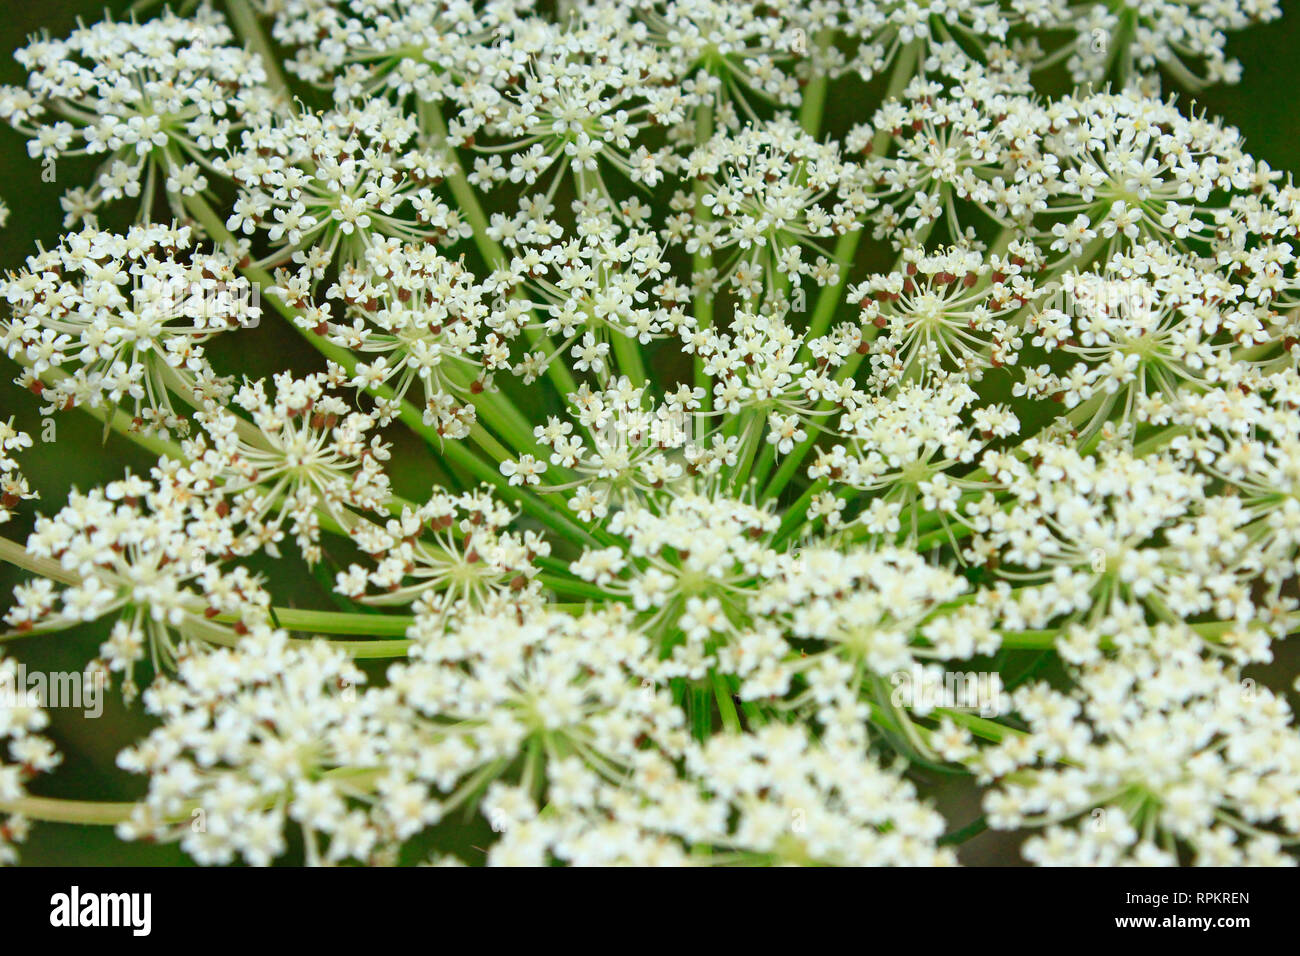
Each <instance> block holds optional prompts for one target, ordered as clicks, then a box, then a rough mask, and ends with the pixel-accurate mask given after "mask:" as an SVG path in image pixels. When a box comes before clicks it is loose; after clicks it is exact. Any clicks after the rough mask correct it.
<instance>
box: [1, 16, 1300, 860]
mask: <svg viewBox="0 0 1300 956" xmlns="http://www.w3.org/2000/svg"><path fill="white" fill-rule="evenodd" d="M189 6H190V7H194V8H195V9H194V12H193V13H192V15H190V16H179V15H176V14H173V13H162V14H160V15H159V16H158V17H156V18H154V19H148V20H144V21H141V22H131V23H113V22H108V23H103V24H99V25H97V26H93V27H79V28H78V29H77V30H76V31H75V32H74V33H73V34H72V35H71V36H70V37H69V38H67V39H66V40H52V39H49V38H44V37H43V38H40V39H37V40H34V41H32V42H31V44H30V45H29V46H28V47H26V48H25V49H24V50H22V51H20V53H19V54H18V62H19V63H20V64H21V65H22V66H24V67H25V68H27V69H28V72H29V78H28V82H27V85H26V86H25V87H23V88H6V89H4V90H0V118H3V119H5V120H7V121H9V122H10V123H11V124H12V125H14V126H15V127H17V129H18V130H19V131H20V132H21V133H23V134H24V135H25V136H26V137H28V140H29V151H30V155H31V156H32V157H33V159H35V160H38V161H40V162H42V163H44V164H57V163H62V162H63V161H64V159H65V158H67V157H73V156H77V155H80V154H83V153H86V154H91V155H94V156H98V157H99V158H100V165H99V166H98V168H97V169H95V170H93V172H92V176H93V179H92V181H91V182H90V183H89V185H88V188H85V189H81V190H76V189H74V190H72V191H70V192H69V193H67V194H66V195H65V197H64V207H65V209H66V211H67V213H68V224H67V225H66V226H65V230H71V231H67V232H66V233H65V234H64V235H63V236H62V237H61V238H60V239H59V241H58V244H57V245H55V246H53V247H52V248H49V249H45V248H38V249H37V250H36V251H35V252H34V253H32V254H31V255H30V257H29V258H28V259H27V262H26V264H25V266H23V267H21V268H18V269H16V270H15V271H12V272H7V273H5V274H4V276H3V278H0V292H2V293H3V296H4V299H5V300H6V302H7V304H8V306H9V309H8V311H7V312H6V314H5V316H4V317H3V318H0V343H3V348H4V351H5V353H6V355H7V356H8V357H9V358H11V359H13V360H14V361H16V362H17V363H18V364H19V365H20V366H21V369H20V371H19V372H18V376H17V382H16V384H17V385H19V386H20V387H21V388H23V389H26V390H28V392H30V393H34V394H35V395H36V396H38V397H39V398H38V400H37V401H36V402H35V403H32V404H34V405H35V406H36V407H39V410H40V412H41V415H42V416H48V417H45V418H43V420H40V421H35V422H29V421H27V419H26V417H25V416H28V415H29V412H28V411H24V408H25V406H24V408H17V409H16V410H15V412H14V414H13V417H12V418H11V417H10V413H9V412H8V411H6V412H5V421H4V422H3V423H0V520H3V521H6V522H8V523H7V525H6V527H8V528H14V529H17V530H15V531H13V540H9V539H0V559H3V560H5V561H7V562H10V563H12V564H15V565H16V566H18V567H19V568H22V569H24V571H25V572H27V574H26V575H25V576H24V578H23V579H22V580H21V581H20V582H19V583H18V585H17V586H16V588H15V589H14V591H13V599H12V601H11V602H10V603H9V605H8V606H7V607H6V608H5V609H4V610H3V622H4V623H3V627H4V631H3V633H0V640H3V641H5V642H6V643H5V646H6V649H8V648H11V647H12V648H13V649H14V652H13V653H14V655H15V656H12V657H5V658H4V659H3V660H0V679H3V678H5V677H6V676H7V675H12V674H13V673H15V672H16V668H17V664H16V663H15V662H16V660H18V659H19V656H20V655H22V654H23V652H24V651H23V649H24V648H25V647H26V646H28V644H27V642H29V641H33V642H34V641H57V640H60V639H61V638H60V636H59V635H60V634H63V633H64V632H68V631H70V630H72V629H76V628H82V627H95V626H97V627H100V628H101V629H102V630H101V631H100V633H99V634H98V635H97V640H98V641H99V642H100V648H99V651H98V652H97V653H96V654H95V657H94V659H93V660H92V661H89V662H86V671H87V673H88V674H90V675H92V676H93V677H94V679H96V680H99V679H101V678H112V679H113V680H114V681H116V682H117V684H118V685H119V687H120V689H121V691H122V692H123V694H124V696H125V698H126V701H127V703H128V704H131V705H136V706H138V704H137V699H138V700H139V702H141V703H142V704H143V707H144V709H145V710H146V711H147V712H148V713H149V715H150V716H151V717H152V718H153V719H154V723H153V724H152V725H151V726H152V729H151V730H150V731H149V732H148V733H147V734H146V735H145V736H144V737H143V738H142V739H138V740H136V741H135V742H134V743H132V744H130V745H129V746H126V747H125V748H124V749H122V750H121V751H120V754H119V759H118V763H119V766H120V768H121V769H122V770H124V771H126V772H128V773H131V774H139V775H141V776H142V777H143V778H145V782H144V783H143V784H142V790H143V794H144V795H143V796H142V797H141V798H140V799H139V800H138V801H136V802H135V803H134V804H133V805H132V806H131V807H130V808H129V809H128V810H123V809H122V807H121V805H120V804H104V805H97V804H88V803H82V802H74V803H64V802H61V801H59V800H56V799H54V798H46V797H40V796H36V795H33V794H30V793H28V792H27V789H26V787H27V783H28V781H29V780H30V779H31V778H32V776H33V775H34V774H36V773H43V772H45V771H49V770H53V769H54V768H55V766H56V764H57V763H58V757H57V754H56V753H55V751H54V748H53V747H52V745H51V744H50V743H49V742H48V741H46V740H45V739H44V738H42V737H41V736H40V731H41V730H42V728H43V726H44V720H45V718H44V716H43V713H42V710H41V708H40V707H37V706H34V705H30V706H29V705H28V704H24V706H23V707H18V708H9V707H4V708H0V862H11V861H12V860H13V859H14V858H15V855H16V846H17V844H19V843H20V842H22V841H23V840H24V838H25V837H26V835H27V831H28V828H29V821H30V820H41V819H63V820H74V819H76V820H79V819H84V820H85V821H86V822H94V823H105V822H110V823H115V824H116V825H117V833H118V834H119V835H120V836H121V837H122V838H124V839H141V840H156V841H164V842H175V843H178V844H179V845H180V847H181V849H182V850H183V851H184V852H185V853H187V854H189V855H190V856H191V857H193V858H194V859H195V860H197V861H198V862H200V863H206V864H226V863H235V862H246V863H251V864H257V865H262V864H269V863H272V862H274V861H277V860H280V859H286V858H287V859H290V860H295V861H302V862H307V863H311V864H338V863H363V864H392V863H414V862H419V861H422V860H424V861H429V862H446V863H456V862H476V863H477V862H487V863H491V864H500V865H509V864H531V865H541V864H553V863H569V864H614V863H632V864H669V865H687V864H705V863H708V864H722V865H725V864H800V865H808V864H844V865H877V864H891V865H892V864H923V865H941V864H950V863H954V862H957V861H958V859H959V854H960V855H961V857H962V858H963V859H964V858H965V856H964V854H965V852H966V851H965V850H964V849H961V848H958V847H956V846H955V845H956V844H960V843H961V842H962V841H963V840H964V839H965V838H966V837H967V836H969V834H970V833H972V832H976V831H978V830H981V829H984V827H985V825H987V826H989V827H992V828H994V829H1007V830H1015V831H1019V832H1020V835H1021V837H1022V839H1021V840H1020V849H1021V853H1022V856H1023V857H1024V858H1025V859H1026V860H1028V861H1029V862H1033V863H1041V864H1052V863H1088V864H1097V863H1099V864H1107V865H1109V864H1119V863H1158V864H1175V863H1209V864H1234V865H1235V864H1240V863H1266V864H1278V863H1288V862H1294V859H1295V847H1296V846H1297V845H1300V806H1298V805H1297V798H1296V793H1297V791H1298V790H1300V777H1297V773H1298V772H1300V753H1298V752H1297V748H1298V746H1300V744H1297V741H1298V740H1300V738H1298V737H1297V736H1296V729H1295V722H1294V720H1293V716H1292V714H1291V712H1290V710H1289V709H1288V707H1287V706H1286V704H1285V703H1284V702H1283V700H1282V698H1281V696H1279V694H1278V691H1277V689H1276V688H1273V687H1267V686H1264V683H1263V682H1262V681H1260V682H1258V683H1257V682H1256V679H1253V678H1252V677H1250V676H1249V675H1251V674H1253V673H1254V672H1253V671H1249V670H1246V668H1247V667H1249V666H1251V665H1256V664H1264V663H1269V662H1274V661H1275V659H1276V660H1277V661H1278V662H1280V661H1281V660H1283V658H1282V657H1281V655H1277V654H1276V650H1277V645H1278V642H1279V641H1281V640H1283V639H1284V638H1286V637H1287V636H1288V635H1289V634H1291V633H1292V632H1293V631H1295V630H1297V629H1298V628H1300V600H1298V599H1297V598H1296V596H1295V595H1296V583H1297V580H1298V579H1300V464H1297V463H1300V371H1298V369H1300V366H1298V365H1297V356H1300V348H1297V346H1300V265H1298V264H1297V257H1296V252H1295V250H1296V249H1297V248H1300V188H1297V187H1296V186H1294V185H1293V184H1292V183H1291V182H1290V181H1289V178H1288V177H1287V176H1286V175H1285V174H1284V173H1282V172H1279V171H1277V170H1274V169H1272V168H1271V167H1270V166H1269V165H1268V164H1266V163H1264V162H1261V161H1258V160H1256V159H1255V158H1253V157H1252V156H1251V155H1250V154H1249V153H1248V152H1246V150H1245V146H1244V143H1243V141H1242V138H1241V136H1240V135H1239V133H1238V132H1237V131H1236V130H1235V129H1234V128H1233V127H1231V126H1229V125H1226V124H1224V123H1223V122H1221V121H1219V120H1217V119H1212V118H1210V117H1207V116H1205V115H1202V114H1200V113H1198V112H1196V111H1195V109H1193V107H1192V104H1191V103H1190V102H1189V101H1186V100H1179V99H1178V98H1177V97H1176V96H1169V95H1168V94H1166V93H1158V92H1157V88H1158V87H1159V86H1160V84H1162V83H1168V82H1169V81H1172V83H1173V84H1174V85H1176V86H1182V87H1184V88H1189V89H1199V88H1200V87H1201V86H1203V85H1204V84H1205V83H1207V82H1219V81H1233V80H1235V79H1236V75H1237V67H1236V64H1235V63H1234V62H1233V61H1232V60H1231V59H1230V57H1229V55H1228V44H1229V43H1230V41H1231V38H1230V34H1231V32H1232V31H1235V30H1237V29H1239V28H1241V27H1244V26H1247V25H1248V24H1250V23H1252V22H1255V21H1264V20H1268V19H1272V18H1273V17H1274V16H1275V15H1276V14H1277V13H1278V10H1279V5H1278V4H1276V3H1274V2H1270V0H1250V2H1233V0H1195V2H1185V3H1174V2H1172V0H1168V2H1166V0H1161V2H1138V0H1131V2H1128V3H1123V4H1117V3H1112V4H1101V3H1095V2H1092V0H1089V2H1087V3H1083V2H1080V3H1075V2H1070V0H1015V2H1006V3H1001V2H994V0H871V2H854V3H847V2H841V0H816V2H813V3H810V4H795V3H791V2H786V0H773V2H770V3H762V4H743V3H728V2H721V0H638V2H634V3H614V2H610V0H575V2H564V3H560V4H547V5H544V4H535V3H532V2H528V0H440V2H425V0H239V2H238V3H235V4H232V5H231V6H230V11H229V12H230V13H231V16H230V19H229V22H227V20H226V18H225V17H223V15H222V14H221V12H219V11H218V9H216V7H218V6H219V4H214V3H211V2H202V3H198V4H190V5H189ZM268 28H269V35H268V34H264V33H263V30H266V29H268ZM281 54H284V55H285V56H286V57H287V62H283V63H281V62H279V60H278V57H279V56H280V55H281ZM1053 65H1063V66H1064V67H1065V71H1066V72H1068V73H1069V74H1070V75H1071V76H1073V78H1074V80H1075V82H1076V83H1077V84H1078V85H1077V86H1076V88H1075V89H1073V90H1072V91H1067V92H1064V93H1062V92H1061V91H1059V90H1056V91H1053V90H1050V89H1049V88H1048V84H1047V82H1046V81H1047V78H1049V77H1051V76H1053V73H1052V70H1051V68H1052V67H1053ZM1058 72H1059V71H1058ZM59 176H60V181H62V176H63V170H62V168H61V169H60V172H59ZM164 197H165V201H164ZM119 200H120V202H119ZM127 200H130V201H131V202H127ZM110 202H112V203H113V212H114V214H116V213H117V212H118V211H119V209H121V208H122V207H128V206H131V205H132V204H134V207H135V211H136V219H135V222H134V224H131V225H125V226H122V227H120V228H118V227H114V231H109V230H107V229H101V228H100V227H99V226H98V225H97V223H96V221H95V217H96V216H97V215H98V213H99V210H100V209H101V207H105V208H106V209H107V207H108V206H109V204H110ZM164 210H165V212H164ZM127 211H128V212H130V211H131V210H130V209H128V210H127ZM3 215H4V214H3V207H0V220H2V219H3ZM106 215H107V213H106ZM73 226H76V228H75V229H74V228H73ZM255 369H257V370H260V371H256V372H255V371H254V370H255ZM28 401H29V403H31V396H30V395H29V396H28ZM74 411H75V412H76V413H77V414H82V413H85V414H89V415H93V416H95V417H96V418H97V419H98V420H99V422H101V423H102V429H103V431H102V434H103V436H104V439H105V442H106V443H110V448H112V449H115V448H116V444H112V443H121V442H123V441H130V442H132V443H134V444H136V445H138V446H139V450H140V452H142V453H144V454H146V455H147V456H148V458H147V459H145V462H144V464H143V465H140V464H138V463H137V462H138V459H132V462H133V463H132V467H131V470H129V471H127V473H126V474H125V476H124V477H122V478H120V479H118V480H115V481H109V482H106V483H102V484H98V485H96V484H94V483H92V484H91V486H90V487H82V486H84V485H85V484H86V482H85V481H84V480H82V481H81V482H80V485H79V486H78V487H76V488H75V489H74V490H72V491H71V492H70V493H68V494H67V495H66V499H64V500H60V501H56V502H55V504H54V506H53V507H52V508H51V510H50V512H48V513H45V514H35V515H33V514H31V511H32V509H33V507H34V506H33V505H32V504H31V503H30V502H31V501H33V500H34V499H36V498H37V493H38V491H45V492H46V497H47V498H48V497H49V492H48V489H47V488H45V487H43V486H44V484H45V480H44V476H47V475H48V474H49V469H48V468H47V467H45V463H44V462H43V460H41V455H42V453H47V452H48V449H47V448H46V446H47V445H48V446H54V444H55V441H54V440H55V437H56V436H55V430H56V426H57V425H59V424H61V423H62V422H65V421H66V420H67V419H66V418H59V417H58V416H55V415H54V413H55V412H67V413H73V412H74ZM35 436H39V437H40V441H39V442H37V441H36V440H35ZM60 450H62V448H60ZM78 453H79V454H86V455H93V454H98V453H99V451H98V449H84V450H79V451H78ZM105 453H108V452H105ZM155 459H156V460H155ZM20 460H21V462H22V464H23V466H24V468H25V469H26V471H27V475H28V477H27V478H24V477H23V474H22V473H21V472H20V471H19V467H18V463H19V461H20ZM33 462H35V463H36V467H34V466H33V464H32V463H33ZM151 462H152V464H151ZM114 472H115V473H116V474H119V475H120V474H122V472H121V470H119V469H118V467H117V466H115V468H114ZM76 477H77V479H80V477H81V475H80V472H78V474H77V476H76ZM38 478H41V479H42V480H37V479H38ZM61 497H62V496H61ZM9 642H12V643H9ZM0 689H2V688H0ZM28 703H30V702H28ZM911 768H925V769H926V770H928V771H933V772H934V773H926V774H911V773H909V772H908V771H909V769H911ZM940 771H941V772H943V773H944V778H945V779H949V780H952V781H953V790H958V789H961V788H965V791H966V793H965V796H966V797H968V799H966V800H965V805H968V806H974V805H976V802H977V794H976V793H974V791H976V790H978V789H981V788H982V790H983V793H982V794H980V795H978V797H979V798H982V800H983V807H984V815H983V817H982V818H981V819H979V820H976V821H973V822H972V821H970V820H969V819H966V820H960V819H948V818H946V817H945V816H944V815H943V814H942V813H941V812H940V811H939V809H936V805H935V801H933V800H932V798H933V797H935V796H937V788H936V786H935V785H934V782H933V781H934V779H936V778H937V774H938V772H940ZM949 795H951V793H950V794H949ZM962 802H963V801H962V800H960V799H954V800H945V801H944V802H943V805H945V806H947V805H961V804H962ZM88 808H89V809H88ZM467 825H468V826H469V827H472V828H473V829H472V830H466V829H464V828H465V827H466V826H467ZM467 833H472V836H466V834H467ZM37 836H38V838H39V833H38V834H37Z"/></svg>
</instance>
